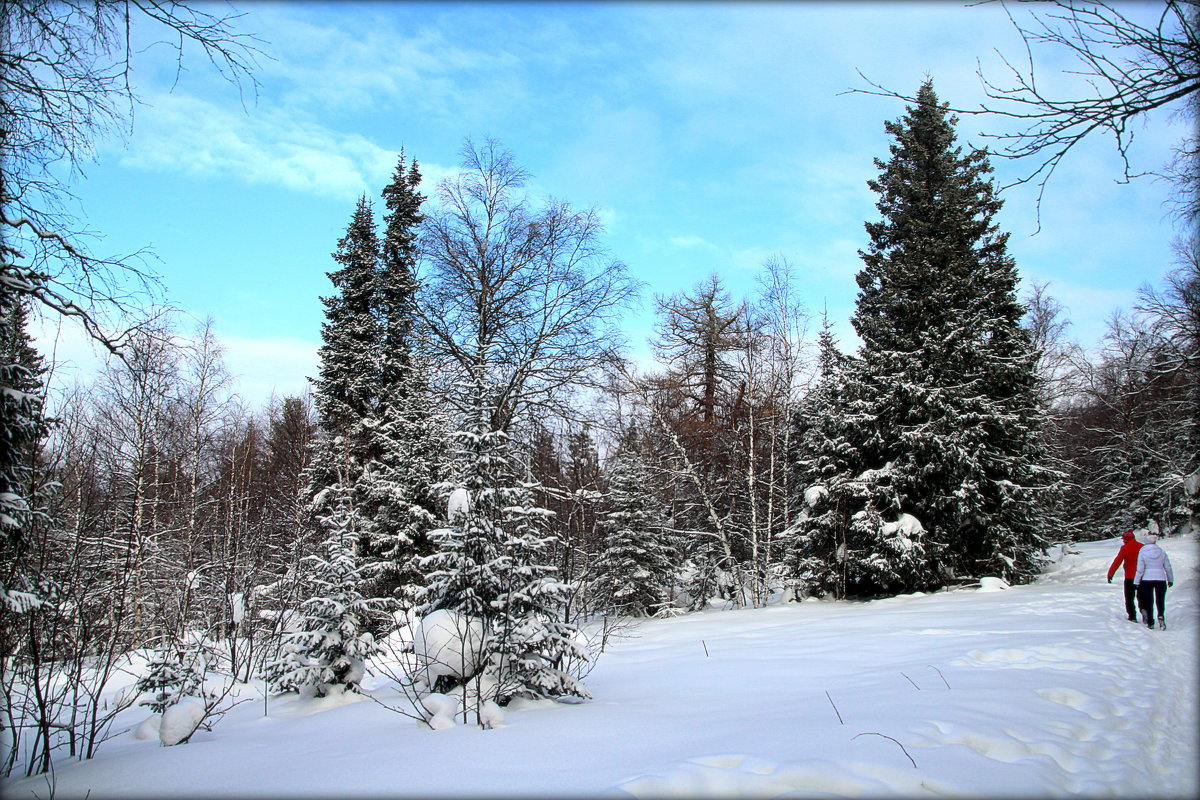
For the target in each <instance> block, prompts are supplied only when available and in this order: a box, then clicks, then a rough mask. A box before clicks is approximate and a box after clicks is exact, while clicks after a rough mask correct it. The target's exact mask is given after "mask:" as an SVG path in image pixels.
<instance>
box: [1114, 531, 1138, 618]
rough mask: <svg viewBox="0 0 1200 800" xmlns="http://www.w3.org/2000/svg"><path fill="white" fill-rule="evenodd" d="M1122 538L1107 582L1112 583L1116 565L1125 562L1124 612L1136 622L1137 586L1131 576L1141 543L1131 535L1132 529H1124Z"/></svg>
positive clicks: (1135, 572) (1135, 567)
mask: <svg viewBox="0 0 1200 800" xmlns="http://www.w3.org/2000/svg"><path fill="white" fill-rule="evenodd" d="M1121 538H1122V539H1123V540H1124V541H1123V543H1122V544H1121V549H1120V550H1118V551H1117V557H1116V558H1114V559H1113V562H1112V566H1111V567H1109V568H1108V582H1109V583H1112V579H1113V575H1115V574H1116V573H1117V567H1119V566H1121V564H1122V563H1124V564H1125V613H1126V614H1128V615H1129V621H1130V622H1137V621H1138V619H1137V605H1136V603H1135V598H1136V597H1137V587H1136V586H1134V585H1133V578H1134V576H1135V575H1136V574H1137V563H1138V551H1139V550H1141V549H1142V543H1141V542H1139V541H1138V540H1137V537H1136V536H1134V535H1133V531H1131V530H1129V531H1125V533H1124V534H1123V535H1122V536H1121Z"/></svg>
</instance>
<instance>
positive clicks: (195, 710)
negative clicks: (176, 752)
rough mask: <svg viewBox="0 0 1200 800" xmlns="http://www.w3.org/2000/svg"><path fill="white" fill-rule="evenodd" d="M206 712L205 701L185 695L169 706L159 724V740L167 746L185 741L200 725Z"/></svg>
mask: <svg viewBox="0 0 1200 800" xmlns="http://www.w3.org/2000/svg"><path fill="white" fill-rule="evenodd" d="M204 714H205V710H204V703H202V702H201V701H199V700H197V699H196V698H194V697H185V698H183V699H182V700H180V701H179V702H178V703H176V704H175V705H173V706H168V707H167V710H166V711H164V712H163V715H162V722H161V723H160V724H159V726H158V740H159V741H160V742H162V743H163V745H164V746H166V747H171V746H172V745H176V744H179V743H180V742H183V741H185V740H186V739H187V738H188V737H189V736H191V735H192V734H193V733H195V732H196V728H198V727H200V723H201V722H203V721H204Z"/></svg>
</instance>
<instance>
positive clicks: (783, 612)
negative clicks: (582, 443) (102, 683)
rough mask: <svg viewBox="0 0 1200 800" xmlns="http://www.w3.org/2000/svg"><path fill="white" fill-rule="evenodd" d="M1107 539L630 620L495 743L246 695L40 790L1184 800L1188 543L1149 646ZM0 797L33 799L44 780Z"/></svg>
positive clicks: (514, 715)
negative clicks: (1055, 556)
mask: <svg viewBox="0 0 1200 800" xmlns="http://www.w3.org/2000/svg"><path fill="white" fill-rule="evenodd" d="M1118 544H1119V542H1118V541H1116V540H1109V541H1104V542H1093V543H1088V544H1083V545H1077V546H1076V549H1077V551H1078V552H1077V553H1074V554H1068V555H1066V556H1065V557H1064V558H1063V559H1062V560H1061V561H1060V562H1059V563H1058V564H1057V565H1056V567H1055V568H1054V569H1053V571H1051V572H1049V573H1047V574H1046V575H1044V576H1043V577H1042V578H1041V579H1040V580H1039V581H1038V582H1036V583H1034V584H1032V585H1029V586H1018V587H1013V588H1011V589H1008V590H1004V591H975V590H969V589H967V590H957V591H953V592H943V593H938V594H931V595H909V596H903V597H897V598H890V599H886V600H879V601H875V602H871V603H850V602H829V601H807V602H804V603H800V604H792V605H787V606H772V607H769V608H765V609H757V610H743V611H713V612H706V613H702V614H691V615H687V616H683V617H679V618H676V619H671V620H656V621H650V622H645V623H643V624H641V625H640V626H639V627H638V628H637V629H636V630H635V631H634V632H633V634H632V636H631V637H630V638H627V639H623V640H620V641H617V642H615V643H614V644H612V645H611V646H610V648H609V651H608V652H607V653H606V654H605V655H604V656H603V657H602V658H601V660H600V662H599V664H598V666H597V667H596V669H595V671H594V672H593V673H592V674H591V676H589V677H588V679H587V681H586V683H587V685H588V687H589V689H590V690H591V691H592V693H593V695H594V696H595V699H594V700H593V701H591V702H589V703H585V704H582V705H560V704H553V703H542V704H539V705H536V706H535V707H532V708H529V709H527V710H521V711H513V710H510V711H508V712H507V714H506V719H505V722H504V724H503V725H502V726H501V727H500V728H499V729H497V730H491V731H481V730H478V729H475V728H471V727H465V726H462V725H458V726H455V727H453V728H449V729H446V730H440V731H430V730H427V729H422V728H420V727H418V726H417V725H416V724H415V723H413V722H412V721H411V720H409V719H406V718H404V717H402V716H399V715H396V714H393V713H391V712H388V711H386V710H385V709H383V708H381V707H380V706H378V705H377V704H375V703H372V702H370V701H369V700H363V699H361V698H345V699H336V700H334V699H327V700H323V701H300V700H298V699H295V698H294V697H290V698H276V699H273V700H272V702H271V705H270V707H269V716H266V717H264V716H263V712H262V703H261V700H257V701H254V702H250V703H246V704H244V705H242V706H239V707H237V708H235V709H234V710H233V711H231V712H230V713H229V714H228V715H227V716H226V717H225V719H223V720H222V721H221V722H220V723H219V724H218V725H217V727H216V728H215V729H214V730H213V731H212V732H211V733H207V732H199V733H197V734H196V735H195V736H194V737H193V738H192V741H191V743H189V744H187V745H183V746H178V747H173V748H161V747H159V746H157V743H156V742H154V741H146V740H139V739H137V738H135V737H134V735H133V733H132V732H130V733H128V734H123V735H121V736H120V737H118V738H117V739H114V740H113V741H111V742H109V743H107V744H106V745H105V746H104V748H102V750H101V752H100V755H99V756H98V757H97V758H95V759H93V760H92V761H90V762H83V763H67V762H64V763H62V764H60V765H59V767H58V770H57V778H56V786H55V795H54V796H55V797H56V798H74V797H83V796H84V795H85V794H87V793H89V792H90V795H89V797H90V798H91V800H103V798H109V797H112V798H140V797H164V798H169V797H282V796H287V797H306V796H310V797H311V796H319V797H355V796H357V797H367V796H389V797H396V796H414V797H485V796H493V797H496V796H504V797H539V796H541V797H571V796H576V797H580V796H582V797H597V796H603V797H610V798H621V797H624V798H630V797H636V798H651V797H787V796H790V797H801V796H803V797H860V796H866V797H921V796H937V795H950V796H959V797H961V796H967V797H1045V796H1065V795H1087V796H1114V797H1124V796H1137V797H1149V796H1154V797H1189V796H1196V795H1197V793H1198V791H1200V779H1198V776H1197V770H1198V760H1197V752H1198V751H1197V722H1198V719H1197V718H1198V713H1197V695H1196V683H1197V677H1198V676H1197V641H1196V639H1197V628H1198V626H1197V621H1198V620H1197V603H1196V585H1197V576H1198V563H1200V560H1198V557H1197V556H1198V551H1200V547H1198V545H1197V542H1196V540H1195V539H1191V538H1189V539H1166V540H1163V541H1162V542H1161V544H1162V545H1163V547H1164V549H1166V550H1167V552H1168V554H1169V555H1170V557H1171V559H1172V562H1173V564H1174V567H1175V575H1176V578H1178V580H1177V582H1176V584H1175V587H1174V588H1173V589H1171V590H1170V591H1169V592H1168V594H1167V620H1168V624H1169V629H1168V630H1166V631H1158V630H1153V631H1151V630H1147V629H1146V628H1145V627H1143V626H1141V625H1136V624H1134V623H1131V622H1128V621H1127V620H1126V619H1125V615H1124V610H1123V604H1122V600H1121V588H1120V586H1119V584H1118V583H1114V584H1112V585H1109V584H1107V583H1106V582H1105V573H1106V570H1107V567H1108V564H1109V563H1110V562H1111V560H1112V557H1113V555H1115V553H1116V550H1117V547H1118ZM706 650H707V654H706ZM367 685H368V687H369V688H371V689H372V690H373V691H375V692H376V693H378V694H380V695H381V696H384V695H386V694H387V693H388V685H387V684H386V682H384V681H383V680H382V679H379V678H376V679H375V680H374V682H371V681H370V680H369V681H368V684H367ZM393 694H394V693H393ZM127 713H128V714H129V717H128V719H127V720H126V719H123V720H122V723H123V724H127V725H128V726H130V727H131V728H133V727H135V726H137V725H138V724H139V723H140V722H142V720H143V719H144V718H145V716H146V713H145V711H144V710H139V711H133V712H127ZM914 764H915V766H914ZM0 788H2V789H3V791H4V795H5V796H6V797H9V798H17V797H21V798H31V797H34V796H35V795H40V796H41V797H42V798H45V797H47V796H48V787H47V783H46V780H45V778H33V779H28V780H12V781H8V782H6V783H5V784H3V785H2V786H0Z"/></svg>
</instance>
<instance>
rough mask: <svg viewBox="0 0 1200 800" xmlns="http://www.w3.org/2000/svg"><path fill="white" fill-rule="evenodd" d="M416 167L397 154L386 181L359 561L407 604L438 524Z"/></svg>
mask: <svg viewBox="0 0 1200 800" xmlns="http://www.w3.org/2000/svg"><path fill="white" fill-rule="evenodd" d="M420 181H421V174H420V171H419V169H418V166H417V163H416V161H413V162H412V164H411V165H410V164H407V163H406V159H405V155H404V153H403V152H402V153H401V154H400V157H399V160H398V162H397V164H396V169H395V172H394V174H393V176H392V182H391V183H390V184H388V186H387V187H386V188H385V189H384V190H383V197H384V201H385V203H386V205H387V209H388V211H387V214H386V215H385V229H384V235H383V238H382V240H381V242H380V260H379V270H378V274H377V276H376V279H375V291H374V304H375V305H376V307H377V308H378V318H379V322H380V326H381V328H380V330H379V335H380V341H379V344H378V346H377V350H378V354H379V361H378V369H379V376H378V387H379V388H378V391H379V396H378V406H377V408H376V410H375V416H374V420H373V422H372V424H371V425H370V432H371V435H372V436H373V437H374V439H375V445H374V447H373V451H374V461H373V462H372V463H371V464H370V465H369V466H368V469H369V480H368V481H367V489H368V491H367V496H366V497H365V498H364V499H365V501H366V504H367V508H368V509H369V510H370V513H371V515H372V518H373V519H372V521H373V524H372V526H371V527H370V530H369V534H368V538H367V540H366V541H365V542H364V555H366V557H367V558H368V559H369V562H370V563H369V566H368V571H369V573H370V575H371V581H370V587H369V591H370V593H372V594H375V595H379V596H387V597H392V598H394V599H397V600H399V601H401V603H402V604H403V605H405V606H406V607H407V606H411V605H412V603H413V602H414V600H415V597H416V594H417V590H418V586H419V585H420V584H421V583H423V579H422V577H421V575H420V574H419V572H418V570H417V569H416V563H417V562H416V559H417V558H418V557H421V556H425V555H428V554H429V553H430V552H432V546H431V543H430V541H429V531H430V530H432V529H433V528H434V527H435V523H436V520H437V518H438V512H437V506H438V505H439V504H440V503H439V501H438V499H437V498H436V497H435V496H434V493H433V490H432V487H433V486H434V484H436V483H438V482H439V481H441V480H442V479H444V477H445V476H444V474H443V472H444V462H445V455H444V450H445V447H444V442H445V437H446V434H447V431H446V424H445V421H444V419H443V415H442V413H441V410H440V408H439V407H438V405H437V403H436V402H435V400H434V397H433V393H432V392H431V390H430V378H429V376H430V369H431V368H430V358H429V354H428V352H427V348H426V347H425V346H424V338H423V337H422V336H421V334H420V331H419V330H418V318H419V317H418V314H417V289H418V283H417V277H416V272H417V258H418V253H417V231H418V228H419V226H420V224H421V221H422V219H423V217H422V215H421V203H422V202H423V201H424V200H425V198H424V196H423V195H421V194H420V193H418V191H417V187H418V185H419V184H420Z"/></svg>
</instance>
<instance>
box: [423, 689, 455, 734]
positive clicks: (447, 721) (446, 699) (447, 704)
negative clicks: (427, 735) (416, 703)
mask: <svg viewBox="0 0 1200 800" xmlns="http://www.w3.org/2000/svg"><path fill="white" fill-rule="evenodd" d="M421 705H423V706H424V707H425V710H426V711H428V712H429V719H427V720H425V722H426V723H428V725H429V727H431V728H433V729H434V730H435V731H440V730H445V729H446V728H453V727H454V715H455V714H457V713H458V707H459V702H458V698H457V697H452V696H450V695H445V694H439V693H436V692H435V693H434V694H430V695H426V696H425V697H422V698H421Z"/></svg>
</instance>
